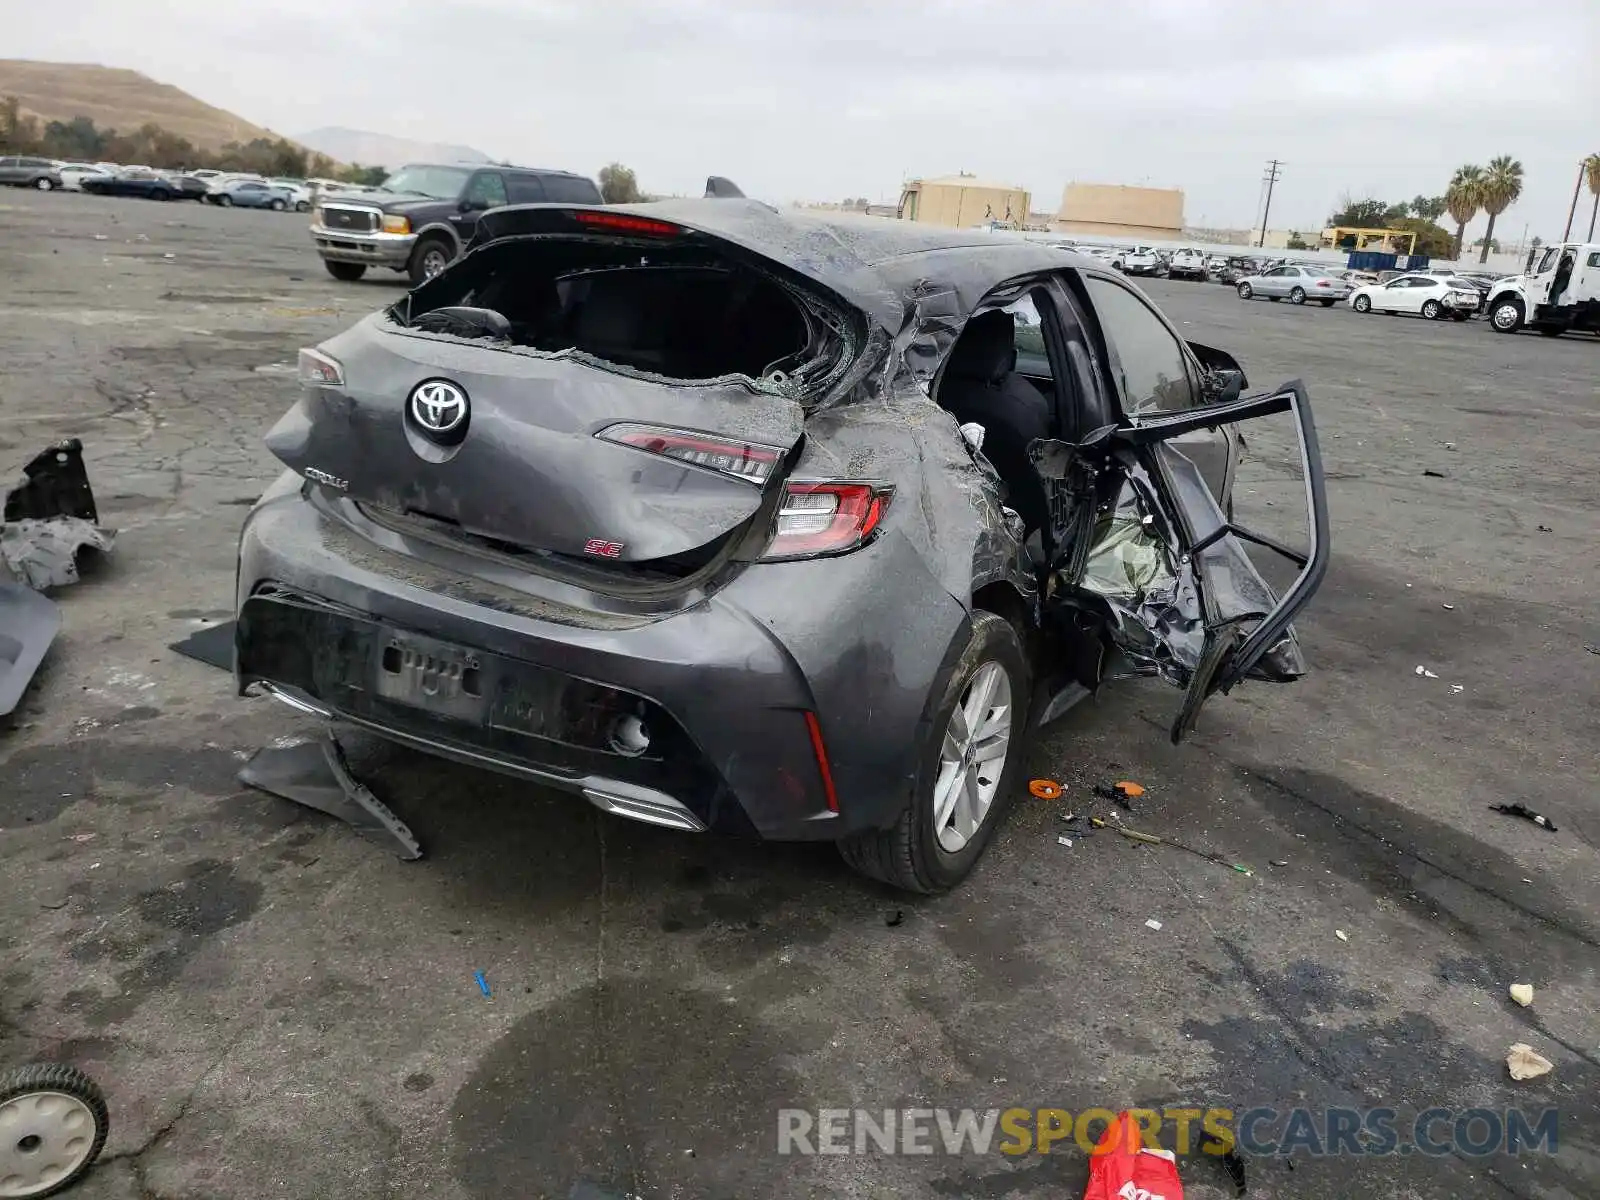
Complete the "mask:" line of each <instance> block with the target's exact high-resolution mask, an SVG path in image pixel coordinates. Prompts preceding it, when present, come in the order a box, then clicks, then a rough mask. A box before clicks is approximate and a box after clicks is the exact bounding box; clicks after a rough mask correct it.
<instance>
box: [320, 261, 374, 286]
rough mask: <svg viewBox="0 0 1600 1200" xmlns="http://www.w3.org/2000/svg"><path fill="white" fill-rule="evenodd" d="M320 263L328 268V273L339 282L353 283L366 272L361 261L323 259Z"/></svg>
mask: <svg viewBox="0 0 1600 1200" xmlns="http://www.w3.org/2000/svg"><path fill="white" fill-rule="evenodd" d="M322 265H323V266H325V267H327V268H328V274H329V275H332V276H333V277H334V278H335V279H337V280H339V281H340V282H341V283H354V282H355V281H356V280H358V279H360V278H361V277H362V276H363V275H365V274H366V273H367V268H366V266H365V264H363V263H347V262H329V261H328V260H327V259H323V260H322Z"/></svg>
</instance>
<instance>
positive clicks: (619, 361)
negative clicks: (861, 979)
mask: <svg viewBox="0 0 1600 1200" xmlns="http://www.w3.org/2000/svg"><path fill="white" fill-rule="evenodd" d="M728 190H729V189H725V188H719V187H711V188H708V194H709V195H712V196H716V195H720V194H725V193H726V192H727V191H728ZM300 380H301V384H302V391H301V398H300V400H299V402H298V403H297V404H296V405H295V407H294V408H293V409H292V410H291V411H290V412H289V413H288V414H286V415H285V416H284V418H283V419H282V420H281V421H280V422H279V423H278V425H277V426H275V427H274V428H273V430H272V431H271V432H270V433H269V434H268V437H267V445H268V447H269V449H271V450H272V451H273V453H274V454H276V455H277V456H278V458H279V459H280V460H281V461H282V462H283V463H284V465H285V466H286V467H287V468H288V470H287V471H286V472H285V474H284V475H283V476H282V477H281V478H280V479H279V481H278V482H277V483H276V484H274V485H273V486H272V487H271V488H269V489H268V491H267V493H266V494H265V495H264V496H263V497H262V498H261V500H260V502H259V503H258V504H257V505H256V506H255V508H254V509H253V510H252V511H251V513H250V515H249V517H248V518H247V519H246V522H245V525H244V529H243V531H242V533H241V540H240V547H239V571H238V593H237V596H236V611H237V615H238V624H237V627H236V630H235V647H234V656H235V660H236V662H235V671H236V677H237V682H238V686H239V688H240V690H241V691H242V692H243V691H249V690H252V689H256V688H259V689H261V690H263V691H266V692H267V693H269V694H271V695H273V696H275V697H277V698H278V699H280V700H282V701H284V702H285V703H287V704H289V705H291V706H293V707H295V708H297V709H299V710H300V711H302V712H305V713H311V714H315V715H317V716H320V717H322V718H323V719H325V720H327V721H329V722H330V723H331V724H333V725H335V726H337V727H352V728H355V729H359V730H361V731H363V732H366V733H372V734H376V735H378V736H379V737H381V738H384V739H388V740H391V741H394V742H398V743H401V744H405V745H409V746H412V747H414V748H417V749H421V750H423V751H425V752H427V753H430V754H434V755H437V756H440V757H443V758H447V759H452V760H455V761H458V762H462V763H466V764H470V765H475V766H482V767H488V768H491V769H494V770H497V771H501V772H504V773H506V774H510V775H513V776H518V777H521V778H523V779H526V780H530V781H534V782H538V783H542V784H548V785H553V786H555V787H559V788H564V789H566V790H568V791H570V792H573V793H576V794H577V795H579V796H582V797H583V798H585V799H587V800H588V801H589V802H591V803H593V804H595V805H596V806H598V807H600V808H602V809H604V810H606V811H608V812H611V813H614V814H618V815H622V816H627V817H629V818H632V819H634V820H638V821H645V822H650V823H653V824H656V825H661V826H665V827H669V828H673V829H677V830H681V831H685V832H705V831H710V832H722V833H734V834H745V835H755V836H759V837H762V838H767V839H784V840H829V841H834V842H836V843H837V844H838V845H839V846H840V849H841V850H842V852H843V853H844V856H845V858H846V860H847V861H848V862H850V863H851V864H852V865H853V866H855V867H856V868H857V869H859V870H861V871H862V872H864V873H866V874H868V875H871V876H873V877H875V878H879V879H883V880H886V881H888V882H890V883H892V884H895V885H897V886H899V887H902V888H907V889H910V890H915V891H923V892H929V891H938V890H942V889H945V888H948V887H951V886H953V885H954V884H955V883H957V882H958V881H959V880H960V879H961V878H962V877H964V876H965V874H966V873H967V872H968V871H969V870H970V869H971V868H972V866H973V865H974V863H976V861H977V860H978V858H979V856H980V855H981V854H982V853H983V850H984V847H985V846H986V844H987V843H988V841H989V839H990V838H991V836H992V834H993V832H994V830H995V828H996V827H997V826H998V824H999V822H1000V818H1001V816H1002V814H1003V812H1004V810H1005V808H1006V806H1007V805H1008V804H1009V803H1010V802H1011V797H1012V796H1013V795H1014V794H1015V793H1016V792H1017V791H1019V790H1020V788H1019V785H1018V780H1017V773H1018V771H1019V770H1020V768H1021V763H1022V760H1023V757H1024V754H1023V747H1022V743H1023V741H1024V739H1025V737H1026V735H1027V733H1028V731H1029V730H1030V729H1031V728H1032V727H1033V726H1034V724H1035V722H1036V721H1037V720H1038V719H1041V714H1043V715H1050V714H1054V713H1058V712H1060V711H1063V710H1064V708H1065V707H1066V706H1067V705H1068V704H1070V702H1071V701H1072V700H1075V699H1078V698H1081V697H1082V696H1084V695H1086V694H1088V693H1089V692H1092V691H1093V690H1094V689H1096V688H1098V687H1099V686H1100V684H1101V683H1102V682H1104V681H1105V680H1107V679H1108V678H1109V677H1111V676H1113V675H1115V674H1116V673H1117V670H1118V668H1117V666H1116V665H1117V664H1128V663H1131V664H1132V666H1133V669H1134V671H1135V672H1137V673H1139V674H1145V675H1150V676H1154V677H1158V678H1160V679H1163V680H1165V681H1166V682H1168V683H1170V684H1172V685H1173V686H1175V687H1176V688H1178V689H1180V690H1181V691H1182V692H1183V700H1182V703H1181V706H1180V707H1179V711H1178V714H1177V717H1176V719H1175V720H1174V722H1173V736H1174V738H1175V739H1177V738H1181V737H1183V736H1184V735H1185V734H1187V733H1188V732H1189V731H1190V730H1191V729H1193V727H1194V725H1195V722H1196V720H1197V719H1198V717H1199V714H1200V710H1201V708H1202V706H1203V705H1204V704H1205V703H1206V702H1207V700H1208V699H1209V698H1211V697H1212V696H1214V695H1215V694H1216V693H1218V692H1222V693H1226V692H1228V691H1230V690H1231V689H1232V688H1233V687H1234V686H1235V685H1237V684H1239V683H1241V682H1243V681H1244V680H1246V679H1250V680H1264V681H1270V682H1288V681H1290V680H1293V679H1295V678H1298V677H1299V676H1300V675H1302V674H1303V673H1304V671H1305V666H1304V663H1303V660H1302V657H1301V655H1300V651H1299V647H1298V643H1297V641H1296V638H1295V634H1294V631H1293V628H1292V621H1293V618H1294V616H1295V614H1296V613H1297V612H1299V611H1300V610H1301V609H1302V608H1303V607H1304V605H1305V604H1306V603H1307V602H1308V601H1309V600H1310V598H1311V596H1312V594H1313V593H1314V592H1315V591H1316V588H1317V586H1318V584H1319V583H1320V582H1321V579H1322V575H1323V572H1324V570H1325V569H1326V565H1327V560H1328V538H1329V530H1328V515H1327V504H1326V499H1325V495H1324V488H1323V476H1322V467H1321V459H1320V456H1319V453H1318V449H1317V440H1316V431H1315V428H1314V426H1313V423H1312V420H1311V412H1310V404H1309V400H1308V397H1307V395H1306V392H1305V389H1304V388H1303V387H1302V386H1301V385H1300V384H1299V383H1296V382H1291V383H1287V384H1284V385H1283V386H1282V387H1280V388H1278V389H1276V390H1274V391H1271V392H1267V393H1263V394H1260V395H1255V396H1246V395H1244V394H1243V389H1244V387H1245V385H1246V380H1245V377H1244V372H1243V371H1242V370H1240V369H1239V366H1238V364H1237V363H1236V362H1234V361H1233V360H1232V359H1231V358H1230V357H1229V356H1228V355H1226V354H1224V353H1222V352H1220V351H1216V350H1211V349H1208V348H1206V347H1203V346H1197V345H1193V344H1190V343H1187V342H1185V341H1184V340H1183V339H1182V338H1181V337H1180V336H1179V335H1178V334H1177V332H1176V331H1175V330H1174V329H1173V328H1172V326H1171V324H1170V323H1169V322H1167V321H1166V319H1165V318H1164V317H1162V316H1161V314H1160V313H1159V312H1158V311H1157V310H1156V309H1155V308H1154V307H1153V306H1152V305H1151V304H1150V303H1149V302H1148V300H1146V299H1145V298H1144V297H1143V296H1142V295H1141V294H1140V293H1139V292H1138V291H1137V290H1135V289H1134V288H1133V286H1132V285H1130V284H1129V283H1127V282H1126V281H1125V280H1123V279H1122V278H1121V277H1120V275H1119V274H1118V273H1117V272H1115V271H1113V270H1111V269H1110V268H1109V267H1107V266H1106V265H1105V264H1103V263H1100V262H1097V261H1096V260H1093V259H1089V258H1083V257H1078V256H1074V255H1064V254H1063V253H1062V252H1061V251H1060V250H1058V249H1056V248H1054V247H1050V246H1040V245H1037V244H1034V243H1027V242H1014V243H1013V242H1005V243H999V242H996V241H995V240H994V239H993V238H992V237H989V236H986V235H983V234H979V233H971V232H961V231H940V230H931V229H926V228H920V227H919V228H906V227H904V226H899V227H894V226H891V225H884V226H883V227H881V228H878V227H873V226H868V225H862V224H858V223H851V222H847V221H846V222H830V221H828V220H827V219H819V218H814V217H808V216H800V215H796V214H792V213H786V212H779V211H777V210H774V209H771V208H768V207H766V206H764V205H761V204H758V203H755V202H752V201H748V200H744V199H741V198H737V197H730V198H726V199H717V198H708V199H703V200H690V201H669V202H661V203H653V204H641V205H636V206H625V205H618V206H611V207H592V208H591V207H586V206H567V205H559V206H558V205H535V206H523V207H518V206H505V207H500V208H495V209H492V210H490V211H488V212H486V213H484V214H482V216H481V217H480V218H479V220H478V222H477V232H476V235H475V237H474V240H473V242H472V244H471V246H469V247H468V249H467V251H466V253H465V254H463V255H462V256H461V257H460V258H459V259H457V260H456V261H454V262H453V263H451V264H450V265H449V266H448V267H446V268H445V269H444V270H442V271H441V272H440V273H439V274H437V275H436V276H434V277H432V278H430V279H429V280H428V281H427V282H425V283H423V284H422V285H421V286H420V287H418V288H416V289H415V290H414V291H412V292H411V293H410V294H409V295H408V296H407V297H406V298H405V299H403V300H401V301H400V302H398V303H397V304H395V305H394V306H393V307H392V308H390V309H389V310H387V311H386V312H381V313H376V314H373V315H372V316H370V317H368V318H366V319H364V320H363V321H361V322H360V323H359V324H357V325H356V326H355V327H353V328H351V329H349V330H347V331H346V332H344V333H342V334H339V335H338V336H336V337H334V338H332V339H331V340H329V341H327V342H325V343H323V344H322V345H320V346H317V347H315V348H308V349H306V350H303V351H302V352H301V356H300ZM1280 414H1284V415H1287V417H1288V418H1289V420H1290V422H1291V423H1292V427H1293V430H1294V437H1295V438H1296V440H1297V441H1298V444H1299V452H1300V453H1299V457H1300V466H1301V468H1302V471H1303V475H1304V479H1305V487H1306V493H1305V495H1306V508H1307V516H1306V535H1307V543H1306V548H1305V550H1304V552H1301V551H1300V550H1296V549H1292V548H1290V547H1288V546H1285V545H1283V544H1280V543H1278V542H1276V541H1274V540H1272V538H1270V537H1267V536H1265V535H1263V534H1259V533H1255V532H1253V531H1251V530H1250V529H1248V528H1246V527H1245V526H1244V525H1242V524H1240V523H1238V522H1236V521H1235V520H1233V518H1232V511H1233V497H1232V489H1233V480H1234V478H1235V477H1236V474H1237V470H1236V468H1237V466H1238V463H1239V461H1240V457H1241V454H1242V445H1243V443H1242V438H1241V435H1240V434H1239V432H1238V427H1239V426H1240V425H1241V424H1243V423H1247V422H1250V421H1254V420H1258V419H1262V418H1268V417H1272V416H1276V415H1280ZM963 429H965V432H963ZM1247 544H1249V545H1251V546H1254V547H1260V548H1265V549H1267V550H1270V551H1274V552H1277V553H1279V554H1282V555H1283V556H1285V557H1286V558H1288V559H1289V560H1290V561H1291V562H1293V563H1294V564H1295V566H1296V567H1297V568H1298V569H1299V574H1298V576H1297V577H1296V578H1295V579H1294V581H1293V582H1292V583H1290V584H1289V585H1288V586H1287V587H1286V588H1285V590H1284V591H1283V593H1282V594H1281V595H1279V594H1277V593H1275V592H1274V590H1273V589H1272V588H1271V587H1270V586H1269V585H1268V584H1267V583H1266V582H1265V580H1264V579H1263V578H1262V576H1261V575H1260V573H1259V572H1258V571H1257V569H1256V568H1255V566H1254V565H1253V564H1252V562H1251V559H1250V556H1249V554H1248V553H1247V551H1246V545H1247Z"/></svg>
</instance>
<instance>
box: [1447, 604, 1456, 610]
mask: <svg viewBox="0 0 1600 1200" xmlns="http://www.w3.org/2000/svg"><path fill="white" fill-rule="evenodd" d="M1445 607H1446V608H1447V609H1449V610H1450V611H1451V612H1454V611H1455V607H1456V606H1455V605H1454V604H1446V605H1445Z"/></svg>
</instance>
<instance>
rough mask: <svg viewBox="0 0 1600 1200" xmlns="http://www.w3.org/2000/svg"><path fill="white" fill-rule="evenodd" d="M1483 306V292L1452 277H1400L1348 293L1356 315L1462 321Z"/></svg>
mask: <svg viewBox="0 0 1600 1200" xmlns="http://www.w3.org/2000/svg"><path fill="white" fill-rule="evenodd" d="M1482 304H1483V293H1482V292H1481V291H1479V290H1478V288H1477V286H1476V285H1474V284H1473V283H1472V281H1471V280H1468V279H1458V278H1456V277H1454V276H1451V275H1402V276H1400V277H1399V278H1398V279H1391V280H1389V281H1388V282H1387V283H1369V284H1366V285H1365V286H1363V287H1358V288H1357V289H1356V290H1355V291H1353V292H1351V293H1350V307H1351V308H1353V309H1355V310H1356V311H1357V312H1359V313H1369V312H1381V313H1412V314H1415V315H1417V316H1422V317H1427V318H1428V319H1429V320H1431V321H1439V320H1443V319H1444V318H1445V317H1454V318H1455V319H1456V320H1458V321H1465V320H1466V319H1467V318H1468V317H1470V316H1471V315H1472V314H1473V313H1475V312H1477V311H1478V309H1479V308H1480V307H1481V306H1482Z"/></svg>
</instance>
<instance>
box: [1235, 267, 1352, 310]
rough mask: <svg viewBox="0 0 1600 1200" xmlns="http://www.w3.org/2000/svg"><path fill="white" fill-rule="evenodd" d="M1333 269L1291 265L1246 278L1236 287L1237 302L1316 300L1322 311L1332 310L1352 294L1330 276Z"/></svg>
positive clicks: (1344, 283)
mask: <svg viewBox="0 0 1600 1200" xmlns="http://www.w3.org/2000/svg"><path fill="white" fill-rule="evenodd" d="M1334 270H1335V268H1333V267H1313V266H1307V265H1305V264H1296V263H1290V264H1286V265H1284V266H1281V267H1274V268H1272V270H1270V271H1265V272H1263V273H1262V274H1260V275H1246V276H1245V277H1244V278H1243V279H1241V280H1239V282H1238V284H1237V290H1238V292H1239V299H1241V300H1254V299H1255V298H1256V297H1258V296H1261V297H1265V298H1266V299H1268V300H1283V299H1285V298H1287V299H1288V301H1289V303H1290V304H1304V303H1305V302H1306V301H1307V300H1315V301H1317V302H1318V303H1319V304H1321V305H1322V307H1323V308H1332V307H1333V306H1334V304H1335V303H1336V302H1338V301H1340V300H1343V299H1345V298H1346V297H1347V296H1349V295H1350V292H1351V287H1350V284H1349V283H1348V282H1347V281H1346V280H1343V279H1340V278H1339V277H1338V276H1336V275H1334V274H1332V272H1333V271H1334Z"/></svg>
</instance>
